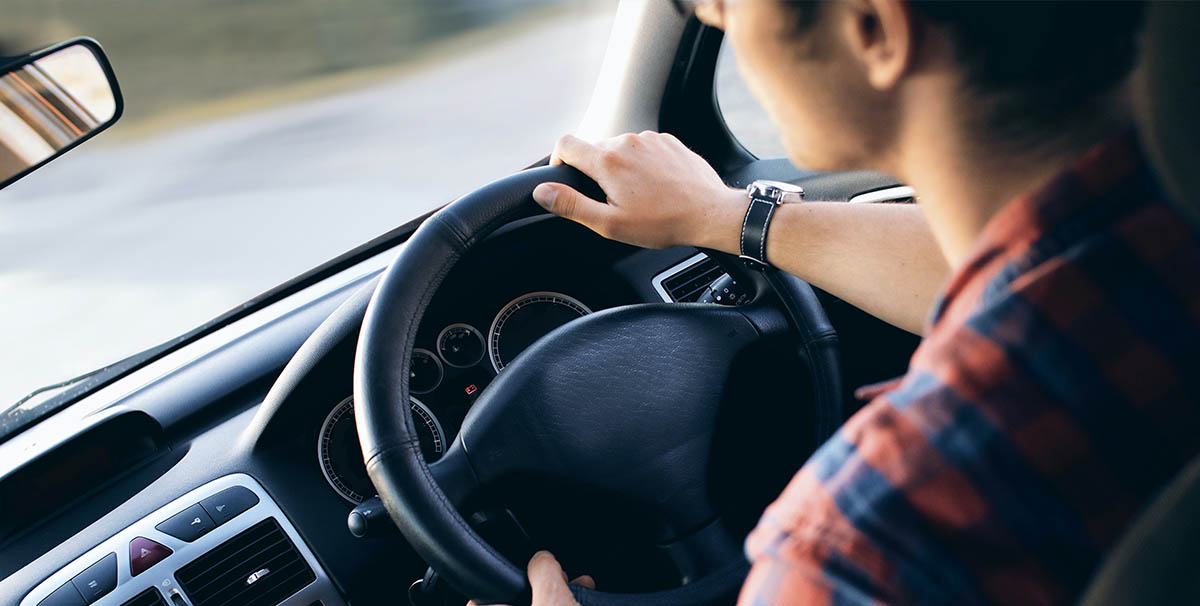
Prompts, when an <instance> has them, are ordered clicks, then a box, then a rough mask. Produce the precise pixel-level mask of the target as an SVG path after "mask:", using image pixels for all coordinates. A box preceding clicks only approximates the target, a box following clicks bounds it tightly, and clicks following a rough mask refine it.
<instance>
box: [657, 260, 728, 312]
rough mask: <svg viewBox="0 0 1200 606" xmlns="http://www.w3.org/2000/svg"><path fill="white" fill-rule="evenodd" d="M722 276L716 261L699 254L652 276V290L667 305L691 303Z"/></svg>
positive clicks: (722, 273)
mask: <svg viewBox="0 0 1200 606" xmlns="http://www.w3.org/2000/svg"><path fill="white" fill-rule="evenodd" d="M724 274H725V272H724V271H722V270H721V266H719V265H717V262H716V261H713V260H712V259H711V258H709V256H708V255H705V254H703V253H701V254H698V255H695V256H693V257H691V258H689V259H688V260H686V261H684V262H682V263H680V264H678V265H675V266H674V267H671V268H669V269H667V270H666V271H664V272H662V273H660V274H658V275H657V276H654V290H656V291H658V295H659V296H660V297H662V298H663V300H664V301H666V302H668V303H692V302H695V301H696V300H697V299H699V298H700V296H701V295H703V294H704V288H705V287H706V286H708V285H709V284H712V283H713V282H714V281H716V279H717V278H720V277H721V276H722V275H724Z"/></svg>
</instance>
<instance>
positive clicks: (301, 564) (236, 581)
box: [175, 518, 316, 606]
mask: <svg viewBox="0 0 1200 606" xmlns="http://www.w3.org/2000/svg"><path fill="white" fill-rule="evenodd" d="M175 579H176V580H178V581H179V586H180V587H181V588H182V589H183V591H184V593H185V594H186V595H187V597H188V598H189V599H190V600H191V602H192V604H193V606H276V605H277V604H279V603H280V602H282V601H283V600H284V599H286V598H287V597H288V596H290V595H292V594H294V593H296V592H297V591H299V590H300V589H302V588H304V587H305V586H306V585H308V584H309V583H312V582H313V581H315V580H316V575H314V574H313V571H312V568H310V567H309V565H308V563H307V562H305V561H304V557H303V556H302V555H300V552H299V551H298V550H297V549H296V546H295V544H293V543H292V541H291V539H289V538H288V536H287V535H286V534H285V533H284V532H283V529H282V528H281V527H280V526H279V522H276V521H275V519H274V518H267V519H266V520H263V521H262V522H259V523H258V524H255V525H254V526H251V527H250V528H248V529H246V530H244V531H242V532H241V533H240V534H238V535H237V536H234V537H233V538H232V539H229V540H228V541H225V542H224V543H221V544H220V545H218V546H217V547H215V548H213V550H212V551H210V552H208V553H206V554H204V555H202V556H200V557H199V558H196V559H195V560H193V561H192V562H190V563H189V564H187V565H186V566H184V567H183V568H180V569H179V570H177V571H176V572H175Z"/></svg>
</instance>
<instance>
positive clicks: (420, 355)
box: [408, 348, 443, 394]
mask: <svg viewBox="0 0 1200 606" xmlns="http://www.w3.org/2000/svg"><path fill="white" fill-rule="evenodd" d="M442 374H443V372H442V361H441V360H439V359H438V357H437V356H435V355H433V352H432V351H429V350H428V349H421V348H416V349H414V350H413V353H412V363H411V364H410V365H409V367H408V390H409V391H410V392H412V393H415V394H423V393H429V392H431V391H433V390H435V389H437V388H438V385H441V384H442Z"/></svg>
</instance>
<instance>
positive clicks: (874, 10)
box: [846, 0, 916, 90]
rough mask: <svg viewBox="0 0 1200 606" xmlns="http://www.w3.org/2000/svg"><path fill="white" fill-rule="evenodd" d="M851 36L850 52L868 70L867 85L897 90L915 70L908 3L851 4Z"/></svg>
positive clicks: (869, 0)
mask: <svg viewBox="0 0 1200 606" xmlns="http://www.w3.org/2000/svg"><path fill="white" fill-rule="evenodd" d="M846 4H847V6H848V8H849V13H850V15H849V17H850V22H849V23H848V24H847V26H848V29H849V31H848V34H849V37H850V40H849V42H850V47H851V50H852V51H853V52H854V53H855V55H857V57H858V59H859V60H860V61H862V63H863V66H864V67H865V68H866V76H867V81H868V82H869V83H870V84H871V86H873V87H875V88H877V89H879V90H888V89H891V88H893V87H895V86H896V83H897V82H899V81H900V78H901V77H902V76H903V75H904V74H905V73H906V72H907V71H908V70H909V68H910V67H911V66H912V61H913V53H914V44H915V38H916V35H915V31H914V29H913V28H914V27H915V23H913V18H912V11H911V7H909V5H908V2H907V1H906V0H851V1H850V2H847V3H846Z"/></svg>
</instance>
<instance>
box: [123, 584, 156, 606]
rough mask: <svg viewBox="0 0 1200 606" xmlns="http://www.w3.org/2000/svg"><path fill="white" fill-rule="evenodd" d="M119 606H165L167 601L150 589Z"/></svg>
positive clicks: (153, 589)
mask: <svg viewBox="0 0 1200 606" xmlns="http://www.w3.org/2000/svg"><path fill="white" fill-rule="evenodd" d="M121 606H167V601H166V600H164V599H163V597H162V594H161V593H159V592H158V590H157V589H155V588H153V587H151V588H150V589H147V590H146V591H143V592H141V593H139V594H137V595H136V596H134V597H133V599H132V600H129V601H128V602H125V603H124V604H121Z"/></svg>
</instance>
